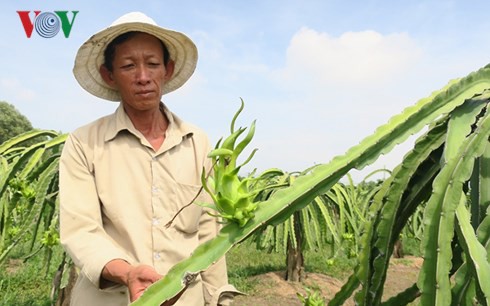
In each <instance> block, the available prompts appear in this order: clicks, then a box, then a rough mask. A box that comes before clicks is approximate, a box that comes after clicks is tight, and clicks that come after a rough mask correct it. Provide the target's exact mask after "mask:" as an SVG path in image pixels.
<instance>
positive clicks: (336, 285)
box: [233, 256, 422, 306]
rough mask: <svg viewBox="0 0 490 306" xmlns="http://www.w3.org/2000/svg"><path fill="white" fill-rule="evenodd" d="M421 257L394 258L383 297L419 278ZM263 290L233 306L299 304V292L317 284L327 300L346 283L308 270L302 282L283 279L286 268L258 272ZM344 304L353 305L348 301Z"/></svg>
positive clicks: (406, 286) (292, 305) (258, 278)
mask: <svg viewBox="0 0 490 306" xmlns="http://www.w3.org/2000/svg"><path fill="white" fill-rule="evenodd" d="M421 265H422V259H421V258H417V257H410V256H406V257H404V258H401V259H392V260H391V262H390V267H389V269H388V275H387V279H386V283H385V289H384V296H383V300H385V299H387V298H389V297H391V296H393V295H395V294H397V293H399V292H401V291H403V290H405V289H406V288H408V287H410V286H411V285H413V283H415V282H416V281H417V276H418V271H419V269H420V267H421ZM256 278H257V281H258V283H259V284H260V285H258V286H261V287H263V290H261V291H260V292H256V293H254V294H248V295H246V296H239V297H236V298H235V302H234V303H233V305H234V306H269V305H274V306H300V305H302V304H301V302H300V301H299V299H298V298H297V296H296V293H297V292H300V293H303V294H304V292H305V291H304V287H305V286H308V287H311V288H318V289H320V290H321V293H322V295H323V296H324V297H325V299H326V301H327V302H328V301H329V300H330V299H331V298H332V297H333V296H334V295H335V293H336V292H337V291H339V290H340V288H341V286H342V285H343V281H342V280H338V279H335V278H332V277H329V276H326V275H323V274H317V273H308V274H307V275H306V279H305V280H304V282H303V283H291V282H287V281H285V280H284V273H283V272H269V273H266V274H263V275H258V276H256ZM345 305H349V306H350V305H354V303H353V302H352V301H348V303H346V304H345Z"/></svg>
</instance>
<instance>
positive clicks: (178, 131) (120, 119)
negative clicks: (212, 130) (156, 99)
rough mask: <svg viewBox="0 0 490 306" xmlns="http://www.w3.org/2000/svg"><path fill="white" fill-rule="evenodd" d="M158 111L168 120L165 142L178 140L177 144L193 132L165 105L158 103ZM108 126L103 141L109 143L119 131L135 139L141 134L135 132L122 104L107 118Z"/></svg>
mask: <svg viewBox="0 0 490 306" xmlns="http://www.w3.org/2000/svg"><path fill="white" fill-rule="evenodd" d="M160 110H161V111H162V112H163V113H164V114H165V116H166V117H167V119H168V127H167V131H166V141H167V140H170V141H172V142H174V141H176V140H178V141H179V142H180V141H181V140H182V139H183V138H185V137H189V136H192V134H193V133H194V132H195V128H194V127H193V126H191V125H189V124H186V123H185V122H184V121H182V120H181V119H180V118H179V117H177V116H176V115H175V114H174V113H172V112H171V111H170V110H169V109H168V108H167V106H166V105H165V104H163V103H162V102H160ZM109 120H110V124H109V128H108V130H107V132H106V135H105V138H104V140H105V141H111V140H113V139H114V138H116V136H117V135H118V134H119V132H121V131H129V132H130V133H132V134H134V135H135V136H137V137H140V136H142V135H141V133H140V132H139V131H138V130H136V128H135V127H134V125H133V123H132V122H131V119H129V116H128V115H127V114H126V112H125V111H124V107H123V105H122V103H120V104H119V107H118V108H117V109H116V111H115V112H114V114H113V115H112V116H110V117H109Z"/></svg>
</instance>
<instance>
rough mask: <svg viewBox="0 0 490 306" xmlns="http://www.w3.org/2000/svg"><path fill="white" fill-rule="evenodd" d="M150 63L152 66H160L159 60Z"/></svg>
mask: <svg viewBox="0 0 490 306" xmlns="http://www.w3.org/2000/svg"><path fill="white" fill-rule="evenodd" d="M148 65H150V66H160V63H158V62H150V63H148Z"/></svg>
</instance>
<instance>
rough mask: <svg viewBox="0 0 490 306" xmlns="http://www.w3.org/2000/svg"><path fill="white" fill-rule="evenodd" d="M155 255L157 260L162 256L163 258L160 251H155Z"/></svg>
mask: <svg viewBox="0 0 490 306" xmlns="http://www.w3.org/2000/svg"><path fill="white" fill-rule="evenodd" d="M153 257H155V259H156V260H160V258H161V257H160V253H158V252H155V253H154V254H153Z"/></svg>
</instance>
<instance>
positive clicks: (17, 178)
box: [0, 130, 66, 263]
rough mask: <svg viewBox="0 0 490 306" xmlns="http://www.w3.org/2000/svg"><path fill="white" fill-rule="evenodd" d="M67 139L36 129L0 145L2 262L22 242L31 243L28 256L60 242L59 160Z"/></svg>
mask: <svg viewBox="0 0 490 306" xmlns="http://www.w3.org/2000/svg"><path fill="white" fill-rule="evenodd" d="M33 139H36V141H37V142H35V144H32V145H30V146H24V145H25V144H27V143H29V141H32V140H33ZM65 139H66V135H63V134H58V133H56V132H53V131H36V130H33V131H30V132H27V133H24V134H21V135H18V136H16V137H14V138H11V139H9V140H7V141H5V142H4V143H3V144H1V145H0V162H1V163H0V165H1V166H0V263H1V262H2V261H3V260H5V258H7V255H8V254H9V252H11V251H12V250H13V249H14V248H15V246H16V245H18V244H19V243H22V242H26V241H28V242H29V244H30V248H29V249H28V250H27V254H25V256H28V254H29V253H36V252H38V251H39V250H40V249H42V248H45V247H47V248H45V249H46V250H47V251H48V252H50V251H51V248H52V247H53V246H56V245H58V229H57V223H58V160H59V157H60V154H61V148H62V145H63V143H64V141H65Z"/></svg>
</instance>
